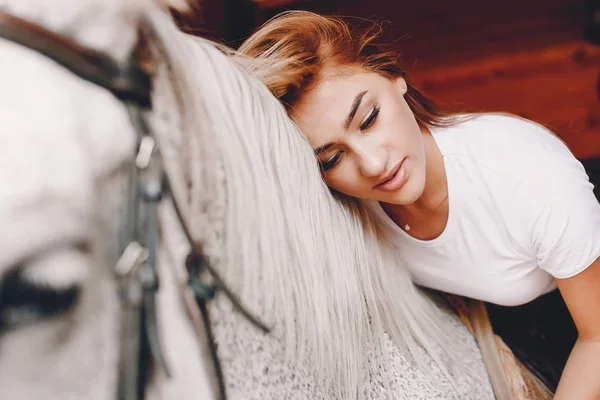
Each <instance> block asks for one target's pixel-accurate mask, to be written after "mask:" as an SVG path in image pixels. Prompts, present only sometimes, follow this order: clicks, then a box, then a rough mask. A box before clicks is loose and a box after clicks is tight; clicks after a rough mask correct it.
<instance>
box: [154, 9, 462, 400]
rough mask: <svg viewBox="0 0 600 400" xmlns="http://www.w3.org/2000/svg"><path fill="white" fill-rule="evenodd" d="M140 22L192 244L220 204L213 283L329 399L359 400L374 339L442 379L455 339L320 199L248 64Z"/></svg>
mask: <svg viewBox="0 0 600 400" xmlns="http://www.w3.org/2000/svg"><path fill="white" fill-rule="evenodd" d="M148 18H149V21H150V26H151V27H153V29H154V30H155V32H156V34H157V35H158V37H159V41H160V42H161V43H162V47H163V51H164V52H165V54H166V56H167V58H168V63H169V67H170V69H171V73H172V76H173V79H174V85H175V87H176V89H177V92H178V96H180V98H181V104H180V107H182V114H183V116H184V118H185V121H184V125H185V126H184V127H183V130H182V132H183V133H182V135H183V136H182V137H179V138H178V137H173V136H171V137H166V136H165V137H163V138H161V141H162V142H163V143H161V149H162V151H163V153H164V158H165V164H166V169H167V170H168V172H170V173H171V174H172V175H173V176H178V177H180V179H179V180H178V181H176V182H175V186H176V187H175V188H174V190H175V191H176V192H177V193H179V194H180V197H181V198H182V199H185V200H186V203H187V207H186V210H184V211H185V214H186V216H187V217H188V218H191V220H192V221H195V225H196V228H197V232H196V233H197V234H198V236H199V237H205V238H206V237H207V235H209V234H210V233H207V232H206V225H204V226H202V223H203V222H204V223H206V221H203V220H202V217H200V216H199V215H200V214H202V213H206V208H207V207H211V204H213V203H215V202H214V201H213V202H212V203H211V202H210V201H209V200H207V199H208V198H210V196H213V197H214V196H216V197H220V198H221V200H223V204H226V210H220V211H219V210H217V211H219V212H222V213H223V215H224V216H225V221H224V226H222V227H219V228H214V229H216V230H217V231H218V232H220V234H222V235H223V237H222V238H221V240H222V243H223V245H224V246H225V247H224V248H225V249H226V253H225V254H224V255H223V256H222V257H221V258H220V259H219V260H217V261H218V265H216V266H217V268H218V269H219V271H220V273H221V274H222V275H223V277H224V278H225V281H227V282H229V283H230V285H232V286H233V287H234V290H235V291H236V292H237V293H238V294H239V295H240V297H241V298H242V299H243V300H244V301H245V302H246V303H248V302H250V304H251V308H252V309H253V310H255V311H256V312H258V313H259V314H260V315H261V317H262V318H263V320H266V321H267V322H268V323H270V324H271V325H272V326H273V327H274V334H275V335H276V336H278V337H280V338H282V339H284V340H285V343H286V348H288V349H290V356H291V357H295V359H296V360H299V359H300V358H303V357H309V358H310V360H311V361H312V365H314V366H315V373H316V375H317V377H318V378H320V379H322V380H323V381H324V382H329V383H330V384H331V388H332V390H334V392H335V394H336V397H339V398H361V397H363V396H364V389H365V385H367V384H368V383H366V382H368V381H369V379H368V376H369V374H370V373H372V371H373V369H374V368H376V367H377V366H375V365H371V364H372V363H371V362H370V360H372V357H370V354H371V355H372V354H373V353H385V351H386V350H385V346H384V340H385V337H386V334H389V336H390V337H391V338H392V340H393V342H394V343H395V344H396V345H397V346H398V347H399V348H400V350H402V351H404V353H403V354H404V355H405V356H406V357H408V358H409V359H412V360H414V361H416V362H417V364H419V365H421V366H424V364H425V363H424V356H423V353H422V351H421V347H423V348H425V350H426V351H427V352H428V353H429V355H430V356H431V357H432V358H433V359H434V360H435V361H436V362H437V363H438V365H440V366H442V368H445V369H449V368H450V366H449V365H448V364H449V362H450V360H449V359H448V357H447V356H446V354H445V351H444V348H445V347H446V346H452V344H453V339H454V338H452V337H449V335H448V333H447V332H443V331H442V330H441V327H440V326H438V321H440V320H441V318H442V317H441V313H440V311H439V309H438V308H437V307H435V306H434V304H433V303H432V302H431V301H430V299H428V298H426V296H425V295H424V294H423V293H422V292H421V291H420V290H418V289H417V288H416V287H415V286H414V285H413V283H412V282H411V280H410V276H409V274H408V272H407V271H406V269H405V268H403V266H402V265H401V264H400V262H399V261H398V259H397V257H396V256H395V254H396V251H397V250H394V249H393V248H392V246H391V245H390V243H389V242H388V241H387V240H386V236H385V234H384V233H383V232H380V231H379V230H378V229H376V225H375V224H374V220H373V217H372V216H371V213H370V211H369V209H368V208H367V207H365V206H364V205H362V204H360V203H358V202H355V201H351V200H342V199H338V198H336V197H334V195H332V194H331V192H330V191H329V190H328V188H327V187H326V185H325V183H324V182H323V180H322V177H321V175H320V172H319V168H318V166H317V163H316V160H315V159H314V156H313V152H312V148H311V147H310V145H309V143H308V142H307V141H306V140H305V139H304V138H303V136H302V135H301V133H300V132H299V130H298V128H297V127H296V126H295V125H294V124H293V122H292V121H291V120H290V119H289V118H288V116H287V114H286V112H285V110H284V108H283V106H282V105H281V104H280V103H279V102H278V101H277V99H275V98H274V97H273V96H272V95H271V93H270V92H269V91H268V89H267V88H266V87H265V86H264V85H262V84H261V83H260V82H259V81H258V80H257V79H255V78H254V77H253V76H252V75H251V69H252V65H251V60H248V59H244V58H243V57H242V56H239V55H235V53H234V52H233V51H232V50H230V49H226V48H223V47H222V46H217V45H216V44H214V43H212V42H209V41H207V40H203V39H198V38H192V37H190V36H184V34H182V33H181V32H179V31H178V30H177V29H176V28H175V26H174V24H173V23H172V22H171V20H170V19H169V18H167V17H166V16H165V15H164V14H162V13H160V12H154V11H153V9H149V12H148ZM170 134H172V132H170ZM220 174H222V176H220V177H219V175H220ZM208 176H213V178H212V179H213V180H214V179H216V178H214V176H217V177H218V178H219V183H220V184H221V185H224V188H225V189H224V191H223V189H222V188H218V187H217V185H215V182H212V183H211V182H210V179H209V178H207V177H208ZM184 177H185V178H184ZM207 185H208V187H207ZM211 185H212V186H211ZM212 223H216V221H212ZM203 229H204V231H203ZM213 239H215V238H214V237H213ZM214 241H215V240H213V242H214ZM452 367H454V366H452ZM460 368H463V367H460ZM464 368H469V367H468V366H464Z"/></svg>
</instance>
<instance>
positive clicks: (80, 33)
mask: <svg viewBox="0 0 600 400" xmlns="http://www.w3.org/2000/svg"><path fill="white" fill-rule="evenodd" d="M150 1H151V0H0V10H2V11H4V12H8V13H9V14H11V15H14V16H16V17H20V18H22V19H26V20H28V21H30V22H33V23H35V24H38V25H40V26H42V27H44V28H46V29H48V30H51V31H54V32H57V33H60V34H63V35H66V36H68V37H70V38H71V39H73V40H75V41H77V42H78V43H80V44H81V45H83V46H86V47H88V48H91V49H94V50H98V51H101V52H104V53H106V54H110V55H111V56H112V57H113V58H114V59H115V60H117V61H123V60H125V59H126V58H127V56H128V55H129V53H130V52H131V49H132V47H133V45H134V42H135V40H136V35H137V29H138V26H139V24H138V22H139V18H140V17H141V10H142V7H143V6H144V5H147V3H149V2H150Z"/></svg>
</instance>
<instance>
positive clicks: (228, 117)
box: [0, 0, 493, 400]
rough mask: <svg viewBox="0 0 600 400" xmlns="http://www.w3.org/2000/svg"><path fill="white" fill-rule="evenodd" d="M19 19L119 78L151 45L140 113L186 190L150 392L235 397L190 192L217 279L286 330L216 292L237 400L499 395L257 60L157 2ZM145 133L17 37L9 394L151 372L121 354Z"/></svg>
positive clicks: (10, 140)
mask: <svg viewBox="0 0 600 400" xmlns="http://www.w3.org/2000/svg"><path fill="white" fill-rule="evenodd" d="M0 11H3V12H5V13H8V14H11V15H13V16H16V17H19V18H22V19H25V20H28V21H30V22H31V23H34V24H36V25H38V26H42V27H44V28H45V29H47V30H49V31H53V32H55V33H58V34H61V35H64V36H66V37H68V38H70V39H71V40H72V41H74V42H76V43H78V44H79V45H81V46H84V47H85V48H89V49H93V50H95V51H98V52H102V53H103V54H105V55H108V56H110V57H111V59H113V60H114V61H115V62H116V64H117V65H119V66H125V65H126V64H127V62H128V61H129V60H130V56H131V54H132V53H133V52H134V50H135V49H136V47H138V48H139V45H138V44H137V42H136V41H137V39H138V34H139V32H142V38H143V40H144V43H146V46H145V48H144V50H146V52H145V55H146V58H145V61H146V62H147V65H149V66H150V68H151V70H152V99H151V100H152V108H151V111H149V112H144V113H142V114H141V116H142V117H144V118H146V119H147V121H148V123H149V128H150V130H151V131H152V132H153V133H152V135H151V136H148V135H146V136H145V137H146V138H148V137H151V138H153V139H155V140H156V141H157V145H158V148H159V149H160V156H161V161H162V165H163V166H164V169H165V173H166V175H167V176H168V178H169V183H170V185H169V189H170V193H171V194H170V195H169V194H168V193H166V192H165V193H164V194H163V201H162V203H161V205H160V209H159V224H160V238H159V240H158V243H157V244H158V253H157V257H158V258H157V262H156V265H157V268H158V276H159V277H160V287H159V290H158V297H157V324H156V325H157V327H158V332H157V335H156V337H157V338H158V341H159V342H160V348H161V352H160V353H161V354H162V355H163V356H164V358H165V364H166V365H167V366H168V370H169V374H167V373H166V371H165V370H164V369H162V368H160V367H159V363H157V362H156V361H160V360H152V359H147V360H141V362H142V364H144V365H145V366H149V367H155V368H149V369H148V370H142V372H141V374H142V375H143V377H146V378H147V379H145V380H143V381H144V382H146V383H147V385H146V387H145V394H146V398H150V399H154V398H156V399H159V398H160V399H162V398H165V399H212V398H217V397H218V396H219V389H218V385H215V379H214V378H213V375H214V372H215V371H214V368H213V365H212V362H211V357H210V352H209V349H210V347H211V346H210V343H209V342H210V340H206V337H205V335H198V333H204V332H203V331H202V330H201V329H199V325H198V323H199V322H200V320H199V319H198V317H199V315H200V313H199V312H198V310H197V309H193V308H190V307H189V306H188V307H186V306H185V304H188V305H189V303H186V302H185V301H184V299H189V297H186V295H188V294H189V293H190V292H189V290H188V289H185V288H186V287H187V282H188V278H190V277H189V276H188V272H187V270H186V269H185V258H186V255H187V254H188V253H189V251H190V245H189V243H188V240H187V238H186V235H185V234H184V231H183V230H182V223H181V222H182V221H180V217H179V216H178V214H177V210H176V209H175V207H174V206H173V202H172V201H169V197H171V196H172V197H173V198H174V199H175V200H176V201H177V204H178V205H179V208H180V210H179V211H180V214H181V219H182V220H183V225H184V226H186V227H188V228H189V231H190V235H191V236H192V238H193V241H194V242H197V243H200V244H201V245H202V251H203V253H204V256H205V257H206V258H207V260H208V261H209V262H210V264H211V265H212V268H213V269H214V270H215V271H217V272H218V274H219V275H220V278H221V279H222V281H223V282H224V283H225V284H226V286H228V287H229V288H230V289H231V292H232V293H233V294H235V295H236V297H238V298H239V299H240V302H241V303H242V304H243V305H244V306H245V307H246V308H247V309H248V310H249V312H250V313H251V314H252V315H254V316H256V317H257V318H258V320H260V321H262V322H263V323H265V324H266V326H267V327H268V328H269V331H268V333H266V332H264V331H263V330H261V329H258V328H257V327H256V326H255V325H254V324H252V323H250V322H249V320H248V318H246V317H245V316H244V315H243V314H242V313H240V312H239V309H238V308H236V307H235V306H234V305H233V303H232V301H231V297H230V296H226V295H225V294H224V293H223V290H222V289H221V290H219V288H217V293H216V297H215V298H214V299H213V300H212V301H210V302H209V303H208V304H209V306H208V310H209V313H210V316H211V323H210V327H211V330H212V332H213V334H214V338H215V342H216V354H217V356H218V359H219V360H220V364H221V367H222V374H223V381H224V382H225V389H226V393H227V395H228V398H230V399H282V398H290V399H294V398H297V399H308V398H314V399H317V398H318V399H321V398H343V399H358V398H373V399H430V398H439V399H477V400H480V399H490V398H493V393H492V390H491V386H490V384H489V380H488V376H487V373H486V371H485V368H484V366H483V363H482V360H481V355H480V352H479V350H478V348H477V346H476V344H475V341H474V339H473V337H472V336H471V335H470V333H469V332H468V331H467V330H466V329H465V327H464V326H463V325H462V324H461V323H460V322H459V321H458V320H457V318H456V317H455V316H454V315H453V314H452V313H451V312H450V311H449V310H448V309H447V308H445V307H441V306H440V305H439V304H438V303H436V302H434V301H432V300H431V299H430V298H429V297H427V296H425V295H424V294H423V293H422V292H421V291H419V290H418V289H417V288H415V287H414V286H413V284H412V283H411V282H410V279H409V276H408V275H407V273H406V272H405V270H404V269H403V268H402V266H401V265H399V264H398V263H397V262H396V260H395V259H394V257H393V254H394V252H393V251H392V250H391V248H390V247H389V245H388V244H387V243H386V242H385V238H384V235H383V234H382V233H381V232H377V231H376V230H375V229H374V228H373V227H374V224H372V222H371V217H370V214H369V212H368V209H366V208H364V207H363V206H362V205H360V204H355V203H353V202H350V201H342V200H339V199H336V198H334V197H333V195H332V194H331V193H330V192H329V191H328V190H327V188H326V186H325V184H324V183H323V181H322V179H321V176H320V173H319V170H318V167H317V164H316V161H315V160H314V157H313V155H312V150H311V147H310V146H309V144H308V143H307V142H306V141H305V140H304V139H303V137H302V136H301V134H300V133H299V131H298V130H297V128H296V127H295V126H294V125H293V124H292V122H291V121H290V120H289V118H288V117H287V116H286V114H285V111H284V109H283V107H281V105H280V104H279V103H278V102H277V100H276V99H275V98H274V97H273V96H271V95H270V93H269V92H268V90H267V89H266V88H265V87H264V86H263V85H262V84H261V83H260V82H258V81H257V80H256V79H254V78H253V77H252V75H251V71H250V70H251V63H250V61H249V60H244V59H243V58H238V57H237V56H235V55H232V54H229V51H228V50H227V49H224V48H221V47H220V46H217V45H215V44H214V43H211V42H208V41H204V40H202V39H197V38H193V37H189V36H186V35H184V34H182V33H181V32H179V31H178V30H177V29H176V27H175V25H174V24H173V22H172V21H171V19H170V18H169V16H168V15H167V14H166V13H165V12H164V11H163V10H162V9H161V8H160V7H159V6H158V5H157V4H155V3H152V2H151V1H150V0H135V1H134V0H131V1H124V0H38V1H36V0H0ZM129 108H130V109H129V111H131V109H132V106H130V107H129ZM133 108H135V107H133ZM132 115H134V117H135V116H136V115H137V116H140V115H138V114H136V113H135V112H133V114H132ZM136 127H137V128H138V130H139V129H140V126H139V125H136V124H135V123H132V119H131V115H130V114H128V112H127V109H126V107H125V106H124V104H123V102H122V101H120V100H119V99H117V98H116V97H115V96H114V95H113V94H112V93H110V92H109V91H108V90H106V89H105V88H103V87H101V86H100V85H97V84H94V83H90V82H89V81H87V80H86V79H82V77H81V76H77V75H76V74H74V73H73V72H71V71H69V70H68V68H65V66H63V65H59V64H58V63H57V62H55V61H53V60H51V59H50V58H49V57H48V56H45V55H42V54H40V53H39V52H38V51H34V50H32V49H30V48H28V47H26V46H23V45H20V44H16V43H14V42H12V41H10V40H6V39H0V184H1V186H2V190H1V191H0V221H2V228H1V229H0V398H2V399H25V400H26V399H38V398H46V399H61V400H63V399H89V400H95V399H102V400H104V399H113V398H115V396H116V393H121V392H120V391H119V390H120V389H119V384H118V382H119V380H120V379H121V377H122V373H123V371H124V370H127V365H130V364H128V363H133V364H131V365H135V364H137V362H138V360H137V359H135V360H132V359H127V358H123V357H124V356H123V353H122V352H120V348H121V349H122V348H123V347H120V346H122V344H123V343H125V347H124V348H126V349H127V348H130V347H127V346H128V344H127V342H126V341H124V340H123V338H124V335H126V333H127V332H125V331H123V329H124V328H123V327H124V326H126V325H123V324H122V323H121V322H122V321H123V320H125V321H126V319H124V318H123V316H124V315H125V316H127V315H129V314H127V313H128V312H129V311H128V309H127V308H123V307H122V306H121V302H122V300H120V296H119V292H120V291H119V289H123V287H122V286H119V281H118V280H117V279H116V278H115V269H114V268H113V267H114V266H115V265H117V266H119V268H123V265H125V266H127V265H126V261H127V260H126V257H125V264H124V261H123V260H124V257H122V256H121V254H122V253H123V251H124V248H125V245H124V244H127V241H125V242H124V241H123V238H127V237H128V233H131V232H133V231H135V229H132V225H131V212H132V209H131V207H130V206H131V202H130V200H131V198H132V197H131V193H132V188H133V186H132V185H134V184H135V183H136V182H137V180H133V181H132V179H131V178H132V175H131V171H132V170H133V169H134V167H135V165H137V167H138V168H142V167H143V166H142V167H140V164H143V165H145V164H144V159H145V158H146V157H150V154H151V152H147V151H145V150H147V146H146V144H148V143H150V142H142V146H141V150H140V152H139V153H137V154H138V159H137V160H136V161H137V163H136V164H134V161H133V159H134V157H135V155H136V152H138V149H137V145H138V140H137V139H138V133H137V132H136ZM145 146H146V147H145ZM140 159H141V161H140ZM149 159H150V158H149ZM152 159H154V158H152ZM146 161H148V159H147V160H146ZM140 171H141V170H140ZM140 171H138V172H139V173H140V175H139V177H140V179H142V180H143V179H144V177H145V176H146V175H144V174H145V172H140ZM134 192H135V191H134ZM144 210H146V211H143V212H141V213H140V214H139V215H138V217H139V216H140V215H141V216H142V217H145V218H146V219H144V221H146V223H148V224H149V225H148V226H150V227H152V223H151V222H152V219H151V217H148V215H146V214H145V212H147V211H148V210H147V209H144ZM150 211H151V210H150ZM150 214H151V212H150ZM150 214H149V215H150ZM148 221H150V222H148ZM142 232H144V233H148V232H150V233H152V229H146V230H143V229H142ZM148 240H149V241H150V243H151V242H152V240H151V239H148ZM149 247H152V246H149ZM127 249H128V250H131V248H127ZM127 249H126V250H125V253H126V254H127V251H128V250H127ZM150 250H152V249H151V248H150ZM150 254H152V252H151V253H150ZM132 265H133V264H132ZM129 266H131V265H129ZM117 272H119V271H117ZM191 278H195V276H191ZM125 283H127V282H125ZM217 283H218V282H217ZM217 286H219V285H217ZM127 293H128V292H127ZM127 293H126V294H127ZM190 313H191V316H190ZM148 315H152V314H151V313H150V314H147V317H148ZM146 319H147V318H146ZM200 328H201V327H200ZM151 336H153V332H152V333H151ZM125 338H126V339H127V338H129V336H125ZM152 338H153V337H152ZM152 338H151V339H152ZM151 341H152V340H151ZM153 343H154V342H153ZM120 344H121V345H120ZM154 344H155V343H154ZM152 345H153V344H152V343H151V347H152ZM154 349H155V348H154ZM144 374H145V375H144Z"/></svg>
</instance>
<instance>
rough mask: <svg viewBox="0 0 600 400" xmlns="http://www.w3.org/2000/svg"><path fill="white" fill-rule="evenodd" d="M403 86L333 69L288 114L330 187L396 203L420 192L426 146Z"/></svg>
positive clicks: (367, 74) (407, 201)
mask: <svg viewBox="0 0 600 400" xmlns="http://www.w3.org/2000/svg"><path fill="white" fill-rule="evenodd" d="M406 90H407V89H406V82H405V81H404V79H402V78H398V79H396V80H389V79H387V78H385V77H383V76H381V75H379V74H376V73H372V72H362V71H361V72H357V73H355V74H351V75H332V76H328V77H325V78H323V79H322V80H321V81H320V82H319V84H317V85H316V86H315V88H313V89H311V90H310V91H309V92H307V93H306V94H304V95H303V96H302V98H301V100H300V101H299V102H298V104H296V105H295V106H294V108H293V109H292V112H291V115H292V118H293V119H294V121H295V122H296V123H297V124H298V126H299V127H300V128H301V129H302V131H303V132H304V134H305V135H306V136H307V138H308V140H309V141H310V143H311V144H312V146H313V148H314V149H315V154H317V157H318V159H319V162H320V163H321V166H322V169H323V175H324V177H325V181H326V182H327V184H328V185H329V187H331V188H332V189H334V190H336V191H338V192H341V193H344V194H346V195H349V196H352V197H358V198H361V199H372V200H378V201H382V202H386V203H391V204H399V205H406V204H411V203H413V202H414V201H416V200H417V199H418V198H419V197H420V196H421V194H422V193H423V188H424V185H425V150H424V145H423V137H422V133H421V130H420V128H419V126H418V124H417V122H416V120H415V117H414V115H413V113H412V111H411V110H410V108H409V106H408V104H407V103H406V101H405V99H404V94H405V93H406Z"/></svg>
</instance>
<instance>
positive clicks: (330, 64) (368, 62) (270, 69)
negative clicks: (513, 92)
mask: <svg viewBox="0 0 600 400" xmlns="http://www.w3.org/2000/svg"><path fill="white" fill-rule="evenodd" d="M361 21H363V22H365V23H367V24H368V26H367V27H366V28H362V29H356V28H352V27H351V26H350V24H349V23H348V22H346V21H344V20H343V19H342V18H340V17H326V16H322V15H318V14H315V13H312V12H308V11H288V12H284V13H281V14H279V15H277V16H275V17H274V18H272V19H271V20H269V21H268V22H266V23H265V24H264V25H263V26H261V27H260V28H259V29H258V30H257V31H256V32H255V33H254V34H252V35H251V36H250V37H249V38H248V39H247V40H246V41H245V42H244V43H243V44H242V45H241V46H240V48H239V51H240V52H241V53H242V54H245V55H247V56H249V57H251V58H253V59H254V60H256V65H255V66H254V69H255V71H254V73H255V75H258V77H259V78H260V79H261V81H262V82H263V83H264V84H265V85H266V86H267V87H268V88H269V89H270V90H271V92H272V93H273V94H274V95H275V97H277V98H278V99H279V100H280V101H281V102H282V103H283V104H284V106H285V108H286V109H287V111H288V113H289V112H290V111H291V109H292V108H293V107H294V105H295V104H296V103H297V102H298V101H299V100H300V99H301V97H302V95H303V94H305V93H306V92H308V91H310V90H311V89H312V88H313V87H314V86H315V85H316V84H318V83H319V81H320V79H322V78H323V76H324V73H327V74H331V73H332V72H333V73H347V72H352V71H353V70H356V69H359V70H367V71H371V72H374V73H377V74H380V75H382V76H384V77H386V78H388V79H396V78H400V77H401V78H404V80H405V81H406V84H407V88H408V90H407V93H406V95H405V99H406V101H407V103H408V105H409V107H410V108H411V110H412V112H413V113H414V115H415V118H416V120H417V122H418V123H419V125H420V126H448V125H451V124H452V119H449V118H448V117H450V116H451V115H452V113H450V112H447V111H444V110H442V109H440V108H439V107H438V106H437V105H436V104H435V103H434V102H433V101H432V100H431V99H430V98H429V97H427V96H425V95H424V94H423V93H421V92H420V91H419V90H418V89H417V88H416V87H415V86H414V85H412V84H411V82H410V81H409V80H408V79H407V76H406V72H405V71H404V70H403V69H402V68H401V66H400V54H399V53H398V51H396V50H394V49H391V48H390V47H389V45H388V44H386V43H384V42H383V40H382V34H383V29H382V27H381V25H380V24H378V23H375V22H372V21H365V20H361Z"/></svg>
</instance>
